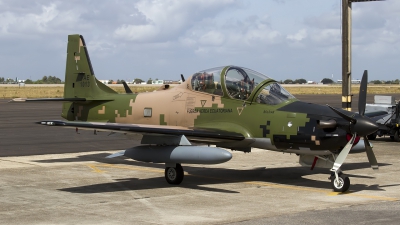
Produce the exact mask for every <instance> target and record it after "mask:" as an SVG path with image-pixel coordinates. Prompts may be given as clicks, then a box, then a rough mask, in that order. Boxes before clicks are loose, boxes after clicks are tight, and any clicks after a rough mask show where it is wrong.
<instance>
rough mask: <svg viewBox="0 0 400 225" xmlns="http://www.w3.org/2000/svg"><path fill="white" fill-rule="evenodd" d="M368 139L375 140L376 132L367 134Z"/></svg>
mask: <svg viewBox="0 0 400 225" xmlns="http://www.w3.org/2000/svg"><path fill="white" fill-rule="evenodd" d="M367 138H368V140H375V139H376V132H374V133H372V134H370V135H368V136H367Z"/></svg>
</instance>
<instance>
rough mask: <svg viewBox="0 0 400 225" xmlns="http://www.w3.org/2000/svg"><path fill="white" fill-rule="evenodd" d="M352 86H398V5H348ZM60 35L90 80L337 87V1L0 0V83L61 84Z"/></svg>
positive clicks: (62, 46)
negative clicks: (253, 74)
mask: <svg viewBox="0 0 400 225" xmlns="http://www.w3.org/2000/svg"><path fill="white" fill-rule="evenodd" d="M352 21H353V22H352V24H353V30H352V32H353V36H352V79H361V76H362V73H363V71H364V70H365V69H367V70H368V71H369V80H394V79H400V72H399V71H400V1H399V0H387V1H383V2H361V3H353V13H352ZM69 34H81V35H83V37H84V38H85V41H86V44H87V48H88V51H89V55H90V58H91V61H92V65H93V68H94V72H95V75H96V77H97V78H98V79H112V80H117V79H123V80H127V81H129V80H133V79H135V78H141V79H143V80H148V79H149V78H152V79H156V78H157V79H164V80H179V79H180V74H183V75H184V76H185V77H188V76H190V75H192V74H193V73H195V72H197V71H201V70H205V69H208V68H212V67H217V66H225V65H237V66H243V67H246V68H249V69H253V70H256V71H258V72H261V73H263V74H266V75H268V76H269V77H272V78H274V79H275V80H285V79H300V78H304V79H306V80H313V81H316V82H318V81H320V80H322V79H323V78H331V79H332V78H333V80H338V79H341V0H251V1H248V0H218V1H216V0H126V1H124V0H115V1H106V0H79V1H78V0H69V1H50V0H32V1H26V0H0V77H6V78H7V77H10V78H15V77H18V79H32V80H37V79H41V78H42V77H43V76H56V77H59V78H61V79H62V80H64V76H65V60H66V48H67V40H68V35H69Z"/></svg>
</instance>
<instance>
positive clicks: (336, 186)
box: [331, 174, 350, 192]
mask: <svg viewBox="0 0 400 225" xmlns="http://www.w3.org/2000/svg"><path fill="white" fill-rule="evenodd" d="M331 185H332V188H333V191H334V192H346V191H347V190H349V187H350V179H349V177H348V176H345V175H341V174H340V175H339V182H337V181H336V178H335V176H333V177H331Z"/></svg>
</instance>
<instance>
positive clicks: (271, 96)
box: [256, 83, 295, 105]
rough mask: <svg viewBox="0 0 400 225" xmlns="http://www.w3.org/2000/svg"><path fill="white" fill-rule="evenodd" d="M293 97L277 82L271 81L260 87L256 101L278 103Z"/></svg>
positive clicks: (269, 103) (270, 103)
mask: <svg viewBox="0 0 400 225" xmlns="http://www.w3.org/2000/svg"><path fill="white" fill-rule="evenodd" d="M294 98H295V97H294V96H293V95H291V94H290V93H289V92H288V91H286V90H285V89H284V88H283V87H282V86H281V85H279V84H278V83H272V84H268V85H267V86H265V87H264V88H263V89H262V91H261V92H260V93H259V94H258V96H257V98H256V102H258V103H261V104H268V105H278V104H280V103H283V102H287V101H288V100H289V99H294Z"/></svg>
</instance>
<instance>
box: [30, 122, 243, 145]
mask: <svg viewBox="0 0 400 225" xmlns="http://www.w3.org/2000/svg"><path fill="white" fill-rule="evenodd" d="M37 124H42V125H48V126H62V127H73V128H82V129H85V130H103V131H112V132H119V133H139V134H155V135H157V134H158V135H173V136H180V135H185V136H186V137H187V138H188V139H195V140H199V139H203V138H204V139H213V140H221V141H227V140H230V141H241V140H244V139H245V137H244V136H243V135H242V134H239V133H234V132H227V131H223V130H216V129H215V130H214V129H203V128H187V127H179V126H165V125H160V126H157V125H145V124H120V123H98V122H78V121H62V120H46V121H40V122H37Z"/></svg>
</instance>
